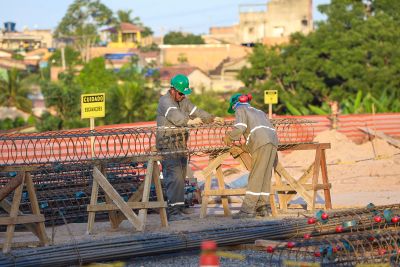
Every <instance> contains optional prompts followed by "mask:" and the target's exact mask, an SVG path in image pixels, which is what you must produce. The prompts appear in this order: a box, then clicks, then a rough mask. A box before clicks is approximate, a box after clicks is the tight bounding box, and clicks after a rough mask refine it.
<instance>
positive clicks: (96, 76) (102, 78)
mask: <svg viewBox="0 0 400 267" xmlns="http://www.w3.org/2000/svg"><path fill="white" fill-rule="evenodd" d="M76 83H77V84H78V85H79V86H80V87H81V88H82V89H83V93H107V92H108V91H109V90H111V88H113V87H115V86H116V84H117V79H116V76H115V74H114V73H113V72H112V71H110V70H107V69H106V63H105V59H104V58H102V57H98V58H94V59H92V60H91V61H89V62H88V63H87V64H86V65H85V66H84V67H83V69H82V71H81V72H80V73H79V75H78V76H77V77H76Z"/></svg>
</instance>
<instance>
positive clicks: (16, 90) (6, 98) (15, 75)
mask: <svg viewBox="0 0 400 267" xmlns="http://www.w3.org/2000/svg"><path fill="white" fill-rule="evenodd" d="M31 82H32V76H31V77H26V76H25V75H24V74H23V73H21V72H20V71H18V70H16V69H12V70H7V78H3V77H1V76H0V106H6V107H16V108H17V109H19V110H22V111H24V112H26V113H32V101H31V100H30V99H29V98H28V95H29V93H30V86H31Z"/></svg>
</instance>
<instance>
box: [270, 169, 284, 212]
mask: <svg viewBox="0 0 400 267" xmlns="http://www.w3.org/2000/svg"><path fill="white" fill-rule="evenodd" d="M274 174H275V181H276V182H275V183H276V186H278V187H279V186H283V182H282V176H281V175H280V174H279V173H278V172H277V171H276V168H275V170H274ZM272 188H274V186H272ZM274 191H275V192H276V191H277V190H275V188H274ZM278 201H279V207H280V209H282V210H283V212H287V198H286V196H285V195H283V194H282V193H278Z"/></svg>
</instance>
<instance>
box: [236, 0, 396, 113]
mask: <svg viewBox="0 0 400 267" xmlns="http://www.w3.org/2000/svg"><path fill="white" fill-rule="evenodd" d="M319 9H320V11H321V12H322V13H324V14H326V15H327V17H328V19H327V20H326V21H322V22H319V23H318V24H317V29H316V31H315V32H313V33H311V34H309V35H308V36H304V35H302V34H300V33H297V34H293V35H292V36H291V41H290V43H289V44H287V45H281V46H276V47H270V48H267V47H263V46H258V47H255V48H254V50H253V54H252V55H251V56H250V57H249V61H250V63H251V67H250V68H243V69H242V70H241V72H240V74H239V78H240V79H241V80H242V81H243V82H244V83H245V84H246V86H249V87H251V88H252V90H253V91H256V94H255V95H256V103H257V104H258V106H259V107H263V104H262V101H261V98H262V96H263V91H264V90H266V89H276V90H278V92H279V104H278V105H276V109H275V110H276V111H278V113H292V114H311V113H317V114H322V113H324V112H328V110H329V109H328V108H327V104H326V103H328V102H330V101H338V102H339V103H342V102H343V103H345V104H343V106H346V107H347V108H345V109H343V111H344V110H346V112H350V110H352V112H366V111H367V110H369V109H367V108H365V107H364V108H363V104H362V101H367V100H364V99H362V100H361V99H360V94H362V95H363V96H365V97H364V98H365V99H370V100H368V101H374V100H373V99H375V100H377V101H378V99H381V98H382V99H389V100H387V101H388V103H387V105H386V106H387V107H390V108H391V109H390V110H388V111H391V112H396V111H399V109H398V105H397V104H394V103H396V102H398V99H399V98H400V90H399V87H400V75H399V73H398V70H399V67H400V50H399V49H398V46H399V45H400V32H399V31H398V28H399V26H400V16H399V15H398V14H399V13H397V12H399V11H400V7H399V5H393V3H392V2H391V1H384V0H370V1H358V0H332V1H331V3H330V4H326V5H322V6H320V7H319ZM359 91H361V93H359ZM383 92H384V93H383ZM382 94H384V97H383V96H382ZM389 95H390V96H391V97H389ZM379 101H380V100H379ZM350 106H351V108H350ZM376 106H378V105H377V104H376ZM318 108H319V109H318ZM380 110H382V108H381V109H380Z"/></svg>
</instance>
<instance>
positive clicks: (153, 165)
mask: <svg viewBox="0 0 400 267" xmlns="http://www.w3.org/2000/svg"><path fill="white" fill-rule="evenodd" d="M158 160H160V158H157V157H150V158H149V159H148V160H147V172H146V177H145V180H144V181H143V183H142V184H141V185H140V187H139V188H138V190H137V191H136V192H135V193H134V194H133V195H132V196H131V197H130V198H129V200H128V201H127V202H125V201H124V199H123V198H122V197H121V196H120V195H119V194H118V192H117V191H116V190H115V189H114V188H113V186H112V185H111V184H110V182H109V181H108V180H107V178H106V177H105V175H104V174H103V173H104V169H103V168H102V167H101V165H97V166H95V167H94V168H93V185H92V193H91V197H90V205H88V207H87V211H88V212H89V216H88V224H87V234H91V233H92V228H93V225H94V221H95V215H96V212H99V211H109V219H110V223H111V227H112V228H113V229H115V228H117V227H118V226H119V224H120V223H121V222H122V221H123V220H125V219H128V221H129V222H130V223H131V224H132V225H133V227H134V228H135V229H136V230H138V231H143V230H144V228H145V225H146V220H147V209H159V211H160V218H161V225H162V226H164V227H167V226H168V220H167V213H166V207H167V203H166V202H165V201H164V197H163V192H162V187H161V181H160V169H159V167H158V163H157V161H158ZM152 181H153V183H154V186H155V190H156V195H157V201H152V202H149V197H150V187H151V184H152ZM99 186H100V187H101V188H102V189H103V190H104V192H105V195H106V203H105V204H97V198H98V190H99ZM140 200H141V202H139V201H140ZM133 209H139V213H138V214H136V213H135V212H133ZM118 211H119V212H120V213H119V212H118Z"/></svg>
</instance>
